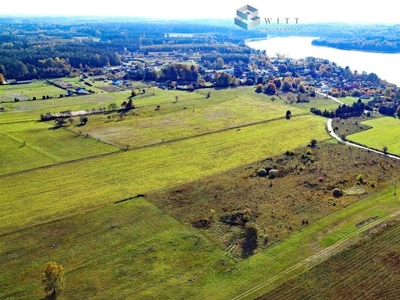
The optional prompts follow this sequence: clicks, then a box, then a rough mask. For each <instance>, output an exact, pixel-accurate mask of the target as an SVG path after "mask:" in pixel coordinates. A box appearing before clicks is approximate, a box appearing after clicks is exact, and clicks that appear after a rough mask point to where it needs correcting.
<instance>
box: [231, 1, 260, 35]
mask: <svg viewBox="0 0 400 300" xmlns="http://www.w3.org/2000/svg"><path fill="white" fill-rule="evenodd" d="M260 22H261V21H260V17H259V16H258V9H257V8H255V7H253V6H251V5H245V6H243V7H241V8H239V9H238V10H236V17H235V24H236V25H237V26H239V27H241V28H243V29H245V30H250V29H253V28H254V27H256V26H258V25H260Z"/></svg>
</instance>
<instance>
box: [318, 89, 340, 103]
mask: <svg viewBox="0 0 400 300" xmlns="http://www.w3.org/2000/svg"><path fill="white" fill-rule="evenodd" d="M315 92H316V93H317V94H320V95H321V96H324V97H327V98H329V99H331V100H333V101H336V102H337V103H339V104H342V105H343V104H345V103H343V102H342V101H340V100H339V99H337V98H335V97H332V96H329V95H327V94H324V93H321V92H319V91H315Z"/></svg>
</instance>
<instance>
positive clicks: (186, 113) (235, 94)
mask: <svg viewBox="0 0 400 300" xmlns="http://www.w3.org/2000/svg"><path fill="white" fill-rule="evenodd" d="M169 94H170V93H169ZM189 95H190V96H191V97H193V96H196V95H197V97H196V98H191V97H183V96H181V98H183V99H181V100H178V102H175V101H174V102H170V103H165V102H164V103H162V104H161V105H160V109H158V110H155V106H152V105H149V104H148V103H149V102H147V103H146V102H144V101H146V100H147V99H149V100H150V99H151V98H145V99H143V100H141V99H134V104H135V105H138V106H139V107H138V108H137V109H135V110H133V111H131V112H129V113H128V114H127V115H126V116H124V117H123V119H121V117H120V116H119V115H118V114H117V113H115V114H111V115H98V116H92V117H90V122H88V124H87V125H86V126H85V127H84V128H78V127H74V128H73V130H75V131H78V130H82V131H83V132H85V133H88V134H90V135H91V136H93V137H95V138H99V139H101V140H104V141H107V142H109V143H113V144H116V145H119V146H125V145H129V146H130V147H138V146H142V145H149V144H154V143H160V142H163V141H164V142H166V141H171V140H175V139H181V138H188V137H192V136H196V135H200V134H204V133H207V132H213V131H218V130H223V129H227V128H233V127H235V128H240V127H242V126H245V125H248V124H253V123H258V122H267V121H270V120H274V119H280V118H285V115H286V111H287V110H288V109H289V110H290V111H291V113H292V116H293V117H296V116H300V115H307V114H309V113H308V112H305V111H304V110H302V109H299V108H295V107H289V106H288V105H284V104H282V103H281V102H280V101H276V103H273V102H272V101H271V100H270V97H267V96H265V95H258V94H256V93H254V92H253V91H252V89H249V88H243V89H236V91H235V90H230V91H213V92H212V96H211V97H210V98H209V99H206V98H205V97H204V95H202V94H196V93H193V94H189ZM171 99H174V97H171ZM155 103H156V102H155Z"/></svg>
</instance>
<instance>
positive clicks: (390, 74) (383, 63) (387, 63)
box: [247, 37, 400, 86]
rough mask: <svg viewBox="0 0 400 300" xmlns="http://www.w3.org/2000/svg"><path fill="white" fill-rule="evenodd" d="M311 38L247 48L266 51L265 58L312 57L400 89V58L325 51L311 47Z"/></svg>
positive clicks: (281, 39)
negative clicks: (374, 75)
mask: <svg viewBox="0 0 400 300" xmlns="http://www.w3.org/2000/svg"><path fill="white" fill-rule="evenodd" d="M313 39H315V38H313V37H276V38H268V39H265V40H257V41H248V42H247V45H248V46H249V47H251V48H254V49H260V50H266V51H267V55H268V56H276V54H277V53H280V54H284V55H286V56H288V57H290V58H295V59H299V58H305V57H307V56H313V57H316V58H324V59H328V60H329V61H331V62H335V63H336V64H337V65H339V66H341V67H343V68H344V67H346V66H348V67H349V68H350V70H352V71H355V70H357V71H358V73H361V72H363V71H365V72H367V73H372V72H373V73H375V74H376V75H378V76H379V77H380V78H381V79H385V80H387V81H389V82H391V83H394V84H396V85H397V86H400V54H399V53H396V54H386V53H372V52H361V51H347V50H339V49H334V48H329V47H318V46H313V45H311V41H312V40H313Z"/></svg>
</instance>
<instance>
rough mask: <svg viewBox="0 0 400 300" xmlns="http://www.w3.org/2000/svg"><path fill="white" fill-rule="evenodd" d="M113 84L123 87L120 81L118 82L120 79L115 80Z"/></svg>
mask: <svg viewBox="0 0 400 300" xmlns="http://www.w3.org/2000/svg"><path fill="white" fill-rule="evenodd" d="M111 84H112V85H121V84H122V82H121V81H120V80H118V79H113V81H112V83H111Z"/></svg>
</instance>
